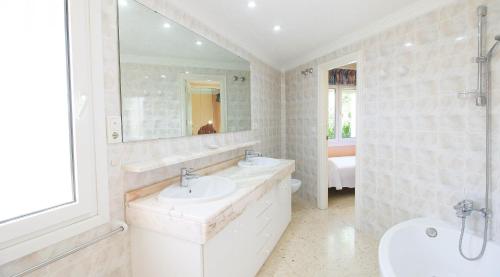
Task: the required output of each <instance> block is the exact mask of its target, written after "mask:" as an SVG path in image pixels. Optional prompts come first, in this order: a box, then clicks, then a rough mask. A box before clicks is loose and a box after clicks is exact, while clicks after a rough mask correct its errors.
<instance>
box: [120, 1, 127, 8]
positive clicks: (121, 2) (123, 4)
mask: <svg viewBox="0 0 500 277" xmlns="http://www.w3.org/2000/svg"><path fill="white" fill-rule="evenodd" d="M118 5H120V7H126V6H128V2H127V0H118Z"/></svg>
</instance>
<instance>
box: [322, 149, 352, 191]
mask: <svg viewBox="0 0 500 277" xmlns="http://www.w3.org/2000/svg"><path fill="white" fill-rule="evenodd" d="M355 169H356V157H355V156H347V157H333V158H328V187H329V188H333V187H334V188H336V189H337V190H341V189H342V188H354V185H355V184H356V177H355V174H354V172H355Z"/></svg>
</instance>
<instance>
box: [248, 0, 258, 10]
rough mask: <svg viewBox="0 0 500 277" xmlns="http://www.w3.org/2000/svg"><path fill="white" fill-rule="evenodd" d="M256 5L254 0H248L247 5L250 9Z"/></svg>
mask: <svg viewBox="0 0 500 277" xmlns="http://www.w3.org/2000/svg"><path fill="white" fill-rule="evenodd" d="M256 6H257V4H256V3H255V1H250V2H248V7H249V8H250V9H253V8H255V7H256Z"/></svg>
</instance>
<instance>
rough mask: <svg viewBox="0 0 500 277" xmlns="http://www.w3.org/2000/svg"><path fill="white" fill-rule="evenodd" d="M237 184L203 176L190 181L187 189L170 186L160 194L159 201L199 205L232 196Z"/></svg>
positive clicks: (217, 177)
mask: <svg viewBox="0 0 500 277" xmlns="http://www.w3.org/2000/svg"><path fill="white" fill-rule="evenodd" d="M235 190H236V184H235V183H234V182H233V181H232V180H231V179H228V178H224V177H220V176H202V177H199V178H196V179H191V180H189V181H188V186H187V187H181V186H180V185H174V186H170V187H168V188H166V189H164V190H162V191H161V192H160V194H159V195H158V200H159V201H162V202H168V203H199V202H207V201H213V200H217V199H220V198H223V197H225V196H228V195H230V194H231V193H233V192H234V191H235Z"/></svg>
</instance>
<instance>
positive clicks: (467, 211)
mask: <svg viewBox="0 0 500 277" xmlns="http://www.w3.org/2000/svg"><path fill="white" fill-rule="evenodd" d="M453 208H454V209H455V211H456V213H457V217H459V218H467V217H468V216H470V215H471V214H472V212H479V213H481V214H482V215H483V216H484V217H487V216H488V215H489V211H488V210H487V209H485V208H483V209H478V208H475V207H474V202H473V201H472V200H468V199H466V200H462V201H460V202H458V203H457V204H456V205H455V206H453Z"/></svg>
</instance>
